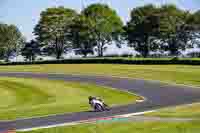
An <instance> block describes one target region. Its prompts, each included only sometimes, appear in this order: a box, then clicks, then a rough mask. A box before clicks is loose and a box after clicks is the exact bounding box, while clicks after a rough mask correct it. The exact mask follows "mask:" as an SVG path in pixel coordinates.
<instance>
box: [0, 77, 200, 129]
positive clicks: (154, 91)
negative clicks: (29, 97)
mask: <svg viewBox="0 0 200 133" xmlns="http://www.w3.org/2000/svg"><path fill="white" fill-rule="evenodd" d="M0 77H21V78H45V79H50V80H64V81H77V82H84V83H94V84H97V85H100V86H107V87H112V88H116V89H119V90H122V91H128V92H132V93H136V94H139V95H141V96H143V97H145V99H146V100H145V101H144V102H141V103H134V104H129V105H124V106H119V107H113V108H112V109H111V110H110V111H107V112H91V111H88V112H78V113H67V114H60V115H52V116H47V117H38V118H30V119H29V118H27V119H18V120H13V121H1V122H0V130H1V129H10V128H12V129H16V130H22V129H29V128H37V127H44V126H52V125H57V124H63V123H71V122H76V121H84V120H88V119H94V118H102V117H109V116H114V115H123V114H130V113H136V112H143V111H148V110H154V109H159V108H162V107H168V106H175V105H181V104H190V103H193V102H200V88H199V89H198V88H193V87H186V86H181V85H179V86H175V85H169V84H163V83H160V82H154V81H146V80H137V79H128V78H116V77H104V76H84V75H82V76H81V75H78V76H75V75H66V74H40V73H0Z"/></svg>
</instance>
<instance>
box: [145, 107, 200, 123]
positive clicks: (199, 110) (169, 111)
mask: <svg viewBox="0 0 200 133" xmlns="http://www.w3.org/2000/svg"><path fill="white" fill-rule="evenodd" d="M145 116H157V117H175V118H195V119H200V103H195V104H192V105H183V106H177V107H171V108H164V109H160V110H158V111H157V112H152V113H148V114H145Z"/></svg>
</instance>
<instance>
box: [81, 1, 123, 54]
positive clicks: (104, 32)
mask: <svg viewBox="0 0 200 133" xmlns="http://www.w3.org/2000/svg"><path fill="white" fill-rule="evenodd" d="M82 15H84V16H86V17H87V18H88V19H89V20H91V27H90V35H91V36H90V37H91V38H92V40H95V42H94V45H95V46H96V47H97V52H98V56H103V52H104V50H105V48H106V47H105V45H106V44H111V43H112V41H117V40H118V38H119V36H120V35H121V33H122V32H123V23H122V21H121V19H120V17H119V16H118V15H117V13H116V12H115V11H114V10H113V9H111V8H110V7H109V6H107V5H104V4H92V5H90V6H88V7H87V8H85V9H84V10H83V11H82Z"/></svg>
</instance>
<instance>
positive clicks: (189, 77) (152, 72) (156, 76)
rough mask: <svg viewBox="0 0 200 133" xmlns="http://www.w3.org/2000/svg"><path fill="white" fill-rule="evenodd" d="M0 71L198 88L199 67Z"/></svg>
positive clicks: (60, 67) (108, 66) (42, 67)
mask: <svg viewBox="0 0 200 133" xmlns="http://www.w3.org/2000/svg"><path fill="white" fill-rule="evenodd" d="M0 71H2V72H6V71H7V72H43V73H66V74H87V75H105V76H119V77H130V78H143V79H152V80H160V81H165V82H169V83H178V84H186V85H193V86H200V78H199V75H200V66H189V65H117V64H116V65H114V64H98V65H97V64H56V65H25V66H0ZM163 75H164V76H163Z"/></svg>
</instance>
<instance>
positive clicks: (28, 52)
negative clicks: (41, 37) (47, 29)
mask: <svg viewBox="0 0 200 133" xmlns="http://www.w3.org/2000/svg"><path fill="white" fill-rule="evenodd" d="M21 53H22V56H24V57H25V58H26V59H27V60H29V61H34V60H35V57H36V55H37V54H39V53H40V49H39V44H38V43H37V42H36V41H35V40H31V41H30V42H27V43H26V44H25V46H24V48H23V49H22V50H21Z"/></svg>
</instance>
